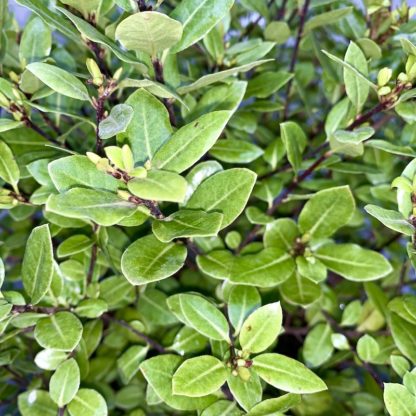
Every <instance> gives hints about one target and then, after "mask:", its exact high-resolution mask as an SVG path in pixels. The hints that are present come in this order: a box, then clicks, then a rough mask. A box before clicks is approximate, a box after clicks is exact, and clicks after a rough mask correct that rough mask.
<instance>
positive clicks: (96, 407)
mask: <svg viewBox="0 0 416 416" xmlns="http://www.w3.org/2000/svg"><path fill="white" fill-rule="evenodd" d="M68 411H69V414H70V415H71V416H79V415H82V416H107V415H108V410H107V404H106V402H105V400H104V398H103V396H101V394H100V393H98V392H96V391H95V390H92V389H80V390H79V391H78V393H77V395H76V396H75V397H74V399H73V400H72V401H71V403H69V405H68Z"/></svg>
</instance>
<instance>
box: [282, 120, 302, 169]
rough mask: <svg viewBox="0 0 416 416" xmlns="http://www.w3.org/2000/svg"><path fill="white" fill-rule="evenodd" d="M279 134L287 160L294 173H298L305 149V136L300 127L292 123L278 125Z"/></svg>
mask: <svg viewBox="0 0 416 416" xmlns="http://www.w3.org/2000/svg"><path fill="white" fill-rule="evenodd" d="M280 134H281V136H282V140H283V143H284V145H285V148H286V152H287V158H288V159H289V163H290V164H291V165H292V166H293V168H294V169H295V171H296V172H297V171H299V169H300V166H301V163H302V153H303V151H304V150H305V147H306V136H305V133H304V132H303V130H302V129H301V127H300V126H299V125H298V124H296V123H295V122H293V121H286V122H284V123H280Z"/></svg>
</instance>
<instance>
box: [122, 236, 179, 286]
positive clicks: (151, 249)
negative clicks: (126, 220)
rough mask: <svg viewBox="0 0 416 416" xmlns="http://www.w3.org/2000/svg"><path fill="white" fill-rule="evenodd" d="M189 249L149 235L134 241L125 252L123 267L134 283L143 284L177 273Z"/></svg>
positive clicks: (130, 280) (127, 276)
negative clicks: (163, 241)
mask: <svg viewBox="0 0 416 416" xmlns="http://www.w3.org/2000/svg"><path fill="white" fill-rule="evenodd" d="M186 254H187V250H186V248H185V247H184V246H183V245H181V244H174V243H168V244H166V243H162V242H161V241H159V240H158V239H157V238H156V237H155V236H153V235H148V236H146V237H142V238H139V239H138V240H136V241H135V242H134V243H132V244H131V245H130V246H129V247H128V248H127V250H126V251H125V252H124V253H123V256H122V258H121V269H122V271H123V274H124V276H125V277H126V279H127V280H128V281H129V282H130V283H131V284H132V285H142V284H147V283H150V282H155V281H157V280H162V279H165V278H167V277H169V276H172V275H173V274H175V273H176V272H177V271H178V270H179V269H180V268H181V267H182V266H183V264H184V262H185V258H186Z"/></svg>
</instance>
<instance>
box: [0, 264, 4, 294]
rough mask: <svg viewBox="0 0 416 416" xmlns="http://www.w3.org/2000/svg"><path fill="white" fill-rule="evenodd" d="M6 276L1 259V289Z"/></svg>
mask: <svg viewBox="0 0 416 416" xmlns="http://www.w3.org/2000/svg"><path fill="white" fill-rule="evenodd" d="M4 276H5V270H4V263H3V260H2V259H1V257H0V289H1V287H2V286H3V282H4Z"/></svg>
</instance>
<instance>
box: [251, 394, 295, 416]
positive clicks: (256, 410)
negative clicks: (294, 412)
mask: <svg viewBox="0 0 416 416" xmlns="http://www.w3.org/2000/svg"><path fill="white" fill-rule="evenodd" d="M301 400H302V398H301V396H300V395H299V394H293V393H287V394H284V395H283V396H280V397H277V398H275V399H268V400H263V401H262V402H261V403H259V404H257V405H256V406H254V407H253V408H252V409H251V410H250V411H249V412H248V413H247V415H248V416H269V415H273V414H279V413H277V412H287V411H289V410H290V409H291V408H292V407H295V406H297V405H298V404H300V403H301Z"/></svg>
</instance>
